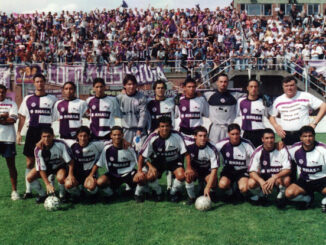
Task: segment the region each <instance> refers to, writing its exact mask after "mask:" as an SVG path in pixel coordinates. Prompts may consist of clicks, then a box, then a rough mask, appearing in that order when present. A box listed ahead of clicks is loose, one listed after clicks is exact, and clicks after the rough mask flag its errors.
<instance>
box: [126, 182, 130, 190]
mask: <svg viewBox="0 0 326 245" xmlns="http://www.w3.org/2000/svg"><path fill="white" fill-rule="evenodd" d="M125 190H126V191H130V190H131V187H130V185H128V184H127V183H126V189H125Z"/></svg>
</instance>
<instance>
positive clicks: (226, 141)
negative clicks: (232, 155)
mask: <svg viewBox="0 0 326 245" xmlns="http://www.w3.org/2000/svg"><path fill="white" fill-rule="evenodd" d="M229 142H230V139H229V138H224V139H221V140H220V141H218V142H217V143H216V144H215V147H216V148H217V149H221V148H222V147H223V146H224V145H226V144H228V143H229Z"/></svg>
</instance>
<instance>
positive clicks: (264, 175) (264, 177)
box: [259, 174, 272, 181]
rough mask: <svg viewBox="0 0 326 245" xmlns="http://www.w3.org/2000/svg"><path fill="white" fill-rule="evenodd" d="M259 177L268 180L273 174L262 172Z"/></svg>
mask: <svg viewBox="0 0 326 245" xmlns="http://www.w3.org/2000/svg"><path fill="white" fill-rule="evenodd" d="M259 177H260V178H262V179H263V180H265V181H266V180H268V179H269V178H271V177H272V175H271V174H260V175H259Z"/></svg>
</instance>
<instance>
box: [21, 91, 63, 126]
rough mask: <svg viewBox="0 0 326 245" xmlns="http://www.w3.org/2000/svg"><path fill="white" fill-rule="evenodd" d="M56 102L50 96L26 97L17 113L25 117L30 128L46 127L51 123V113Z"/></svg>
mask: <svg viewBox="0 0 326 245" xmlns="http://www.w3.org/2000/svg"><path fill="white" fill-rule="evenodd" d="M56 101H57V98H56V97H55V96H54V95H51V94H47V95H44V96H37V95H35V94H32V95H27V96H26V97H25V98H24V99H23V101H22V103H21V105H20V108H19V111H18V113H19V114H20V115H22V116H24V117H26V121H27V122H28V125H29V126H30V127H40V126H46V127H48V126H51V123H52V121H53V113H52V112H53V107H54V103H55V102H56Z"/></svg>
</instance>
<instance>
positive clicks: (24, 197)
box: [23, 192, 33, 200]
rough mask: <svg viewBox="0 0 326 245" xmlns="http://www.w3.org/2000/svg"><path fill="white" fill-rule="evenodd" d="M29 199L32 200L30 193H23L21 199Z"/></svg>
mask: <svg viewBox="0 0 326 245" xmlns="http://www.w3.org/2000/svg"><path fill="white" fill-rule="evenodd" d="M30 198H33V194H32V193H30V192H25V193H24V195H23V199H24V200H26V199H30Z"/></svg>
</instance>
